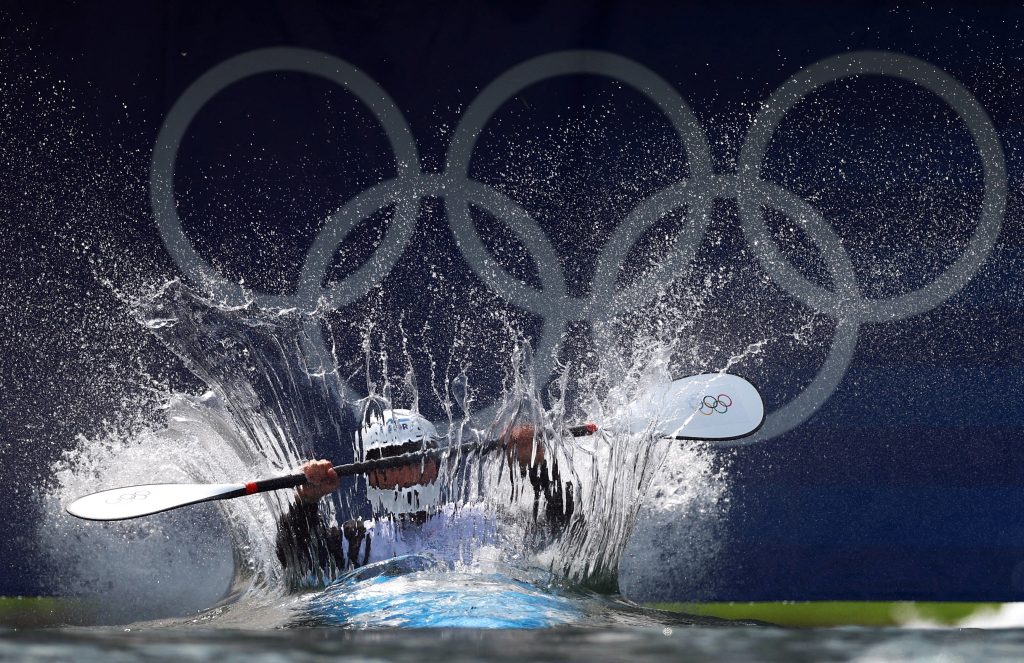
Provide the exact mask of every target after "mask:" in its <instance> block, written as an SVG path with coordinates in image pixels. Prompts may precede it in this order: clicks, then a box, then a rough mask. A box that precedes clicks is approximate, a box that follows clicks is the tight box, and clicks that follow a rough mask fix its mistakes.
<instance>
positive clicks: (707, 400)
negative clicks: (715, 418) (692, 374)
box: [697, 394, 732, 416]
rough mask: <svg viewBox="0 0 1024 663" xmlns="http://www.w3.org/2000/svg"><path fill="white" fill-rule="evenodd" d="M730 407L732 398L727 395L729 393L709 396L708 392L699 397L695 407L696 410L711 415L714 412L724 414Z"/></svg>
mask: <svg viewBox="0 0 1024 663" xmlns="http://www.w3.org/2000/svg"><path fill="white" fill-rule="evenodd" d="M726 401H728V402H726ZM731 407H732V398H730V397H729V394H718V395H717V396H711V395H710V394H709V395H707V396H705V397H704V398H702V399H700V405H699V406H698V407H697V411H698V412H700V413H701V414H703V415H706V416H711V415H712V414H714V413H715V412H717V413H719V414H725V413H726V412H728V411H729V408H731Z"/></svg>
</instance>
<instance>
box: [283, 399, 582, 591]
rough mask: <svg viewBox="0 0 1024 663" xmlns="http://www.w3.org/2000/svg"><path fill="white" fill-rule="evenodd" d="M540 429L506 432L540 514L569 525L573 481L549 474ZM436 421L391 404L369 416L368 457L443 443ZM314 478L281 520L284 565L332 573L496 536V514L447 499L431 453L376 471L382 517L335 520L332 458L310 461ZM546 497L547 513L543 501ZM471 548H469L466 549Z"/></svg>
mask: <svg viewBox="0 0 1024 663" xmlns="http://www.w3.org/2000/svg"><path fill="white" fill-rule="evenodd" d="M534 437H535V435H534V428H533V426H530V425H516V426H511V427H510V428H509V429H508V431H507V432H506V433H505V434H504V435H503V436H502V439H503V440H504V443H503V444H504V447H505V453H506V456H507V459H508V461H509V463H508V465H509V467H518V468H519V470H520V474H521V476H522V477H529V479H530V485H531V486H532V487H533V490H534V516H535V518H537V517H540V518H543V519H544V520H545V521H546V522H547V523H548V524H549V525H550V526H551V527H552V528H553V529H555V530H560V529H561V528H562V527H564V526H565V525H566V523H567V522H568V521H569V518H570V517H571V515H572V513H573V509H574V504H573V492H572V485H571V483H565V484H564V486H563V482H562V481H561V480H560V479H559V477H558V470H557V464H556V465H554V466H553V467H552V468H551V472H550V473H549V471H548V467H547V465H546V462H547V461H546V459H545V453H544V447H543V445H542V444H540V443H539V440H540V438H539V437H538V443H537V445H536V449H534ZM438 439H439V436H438V435H437V433H436V431H435V429H434V426H433V425H432V424H431V423H430V422H429V421H427V420H426V419H424V418H423V417H421V416H419V415H418V414H416V413H413V412H410V411H408V410H399V409H395V410H384V411H382V412H380V413H379V416H377V417H376V418H374V419H373V420H370V421H367V422H365V423H364V425H363V427H362V429H361V434H360V440H361V443H362V447H363V458H364V459H365V460H373V459H376V458H388V457H392V456H397V455H401V454H408V453H411V452H417V451H421V450H424V449H429V448H435V447H436V445H437V440H438ZM302 471H303V473H304V474H305V475H306V478H307V483H306V484H305V485H303V486H301V487H299V488H298V489H296V491H295V496H294V500H293V502H292V504H291V506H290V508H289V511H288V512H287V513H286V514H285V515H284V516H283V517H282V519H281V521H280V522H279V524H278V535H277V555H278V558H279V559H280V561H281V563H282V565H284V567H285V568H286V569H287V570H288V571H289V572H290V573H297V574H298V575H299V576H306V575H308V574H310V573H312V574H314V575H315V576H317V577H319V578H323V577H325V576H329V575H330V573H329V570H330V567H331V566H333V567H334V569H337V570H344V569H350V568H353V567H358V566H362V565H365V564H367V563H369V562H374V561H379V560H381V559H388V558H391V557H394V556H397V555H402V554H408V553H415V552H420V551H419V550H417V549H416V548H417V547H419V546H428V547H430V548H431V549H432V550H434V551H436V549H437V548H439V547H441V548H449V549H463V548H464V547H465V546H466V545H467V544H468V543H473V542H475V543H476V544H477V545H479V544H481V543H483V542H486V539H487V538H488V537H489V536H492V535H493V529H494V527H493V514H475V513H473V512H472V511H467V510H466V509H460V510H459V517H458V518H451V517H449V516H451V512H452V511H453V509H454V506H453V505H449V504H445V500H444V498H443V496H442V495H441V486H440V482H439V481H438V477H439V467H438V462H437V460H435V459H433V458H429V457H427V458H426V459H416V460H412V461H410V462H409V463H408V464H405V465H401V466H398V467H393V468H388V469H384V470H378V471H374V472H370V473H369V474H368V475H367V476H366V477H365V481H366V482H367V485H366V489H367V490H366V495H367V498H368V499H369V501H370V503H371V506H372V512H373V514H374V517H373V518H371V519H368V520H363V519H359V518H351V519H348V520H346V521H344V522H343V523H342V524H341V526H340V527H339V526H338V525H336V524H332V523H329V522H328V519H327V518H326V517H325V515H324V514H323V513H322V510H321V508H320V501H321V499H322V498H324V497H326V496H328V495H331V494H332V493H334V492H335V491H336V490H338V488H339V487H340V479H339V478H338V475H337V474H336V473H335V472H334V470H333V469H332V464H331V462H330V461H328V460H311V461H308V462H306V463H305V464H303V465H302ZM541 502H543V503H544V510H543V513H541V512H540V503H541ZM463 552H464V551H463Z"/></svg>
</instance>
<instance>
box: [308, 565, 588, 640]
mask: <svg viewBox="0 0 1024 663" xmlns="http://www.w3.org/2000/svg"><path fill="white" fill-rule="evenodd" d="M583 619H584V614H583V612H582V611H581V610H580V608H579V607H578V606H577V603H576V602H574V601H572V600H571V599H570V598H568V597H566V596H563V595H561V594H559V593H558V592H557V591H555V590H552V589H550V588H547V587H544V588H541V587H538V586H536V585H533V584H531V583H528V582H524V581H522V580H517V579H515V578H512V577H510V576H508V575H505V574H503V573H483V572H464V571H458V570H452V569H450V568H447V565H445V564H443V563H439V562H437V561H436V560H435V559H433V558H431V557H429V556H426V555H405V556H402V557H396V558H393V559H389V560H385V561H382V562H377V563H376V564H370V565H368V566H365V567H362V568H359V569H356V570H354V571H352V572H350V573H348V574H347V575H345V576H343V577H342V578H340V579H339V580H337V581H335V582H334V583H332V584H331V585H329V586H328V587H327V588H326V589H324V590H323V591H321V592H319V593H317V594H315V595H313V596H312V598H310V599H308V600H307V601H305V602H304V603H303V604H302V605H301V606H300V607H299V608H298V609H297V614H296V615H295V620H294V621H293V625H296V626H343V627H348V628H383V627H389V628H393V627H401V628H479V629H540V628H551V627H553V626H561V625H565V624H572V623H577V622H580V621H581V620H583Z"/></svg>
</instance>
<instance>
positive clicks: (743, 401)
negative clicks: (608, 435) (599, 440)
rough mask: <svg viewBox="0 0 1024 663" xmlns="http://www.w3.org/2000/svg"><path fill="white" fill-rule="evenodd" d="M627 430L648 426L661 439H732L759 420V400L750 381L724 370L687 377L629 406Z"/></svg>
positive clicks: (748, 431)
mask: <svg viewBox="0 0 1024 663" xmlns="http://www.w3.org/2000/svg"><path fill="white" fill-rule="evenodd" d="M629 414H630V419H629V432H630V433H639V432H641V431H644V430H647V429H648V427H651V428H652V429H653V430H654V431H656V432H657V433H658V434H659V435H661V436H662V437H670V438H676V439H685V440H735V439H737V438H740V437H746V436H747V435H750V434H751V433H754V432H755V431H757V429H758V428H760V427H761V424H763V423H764V403H763V402H762V401H761V394H759V393H758V391H757V389H756V388H755V387H754V385H752V384H750V383H749V382H747V381H746V380H744V379H743V378H741V377H737V376H735V375H729V374H727V373H707V374H704V375H691V376H690V377H687V378H683V379H681V380H676V381H674V382H672V383H670V384H667V385H665V386H663V387H659V388H657V389H655V390H654V391H653V392H652V393H651V395H650V397H649V398H647V399H644V400H643V401H642V402H639V403H637V404H635V405H634V406H633V407H631V408H630V412H629Z"/></svg>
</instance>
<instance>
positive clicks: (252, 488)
mask: <svg viewBox="0 0 1024 663" xmlns="http://www.w3.org/2000/svg"><path fill="white" fill-rule="evenodd" d="M257 490H259V488H258V487H257V486H256V482H255V481H250V482H249V483H247V484H245V494H246V495H252V494H253V493H255V492H256V491H257Z"/></svg>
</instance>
